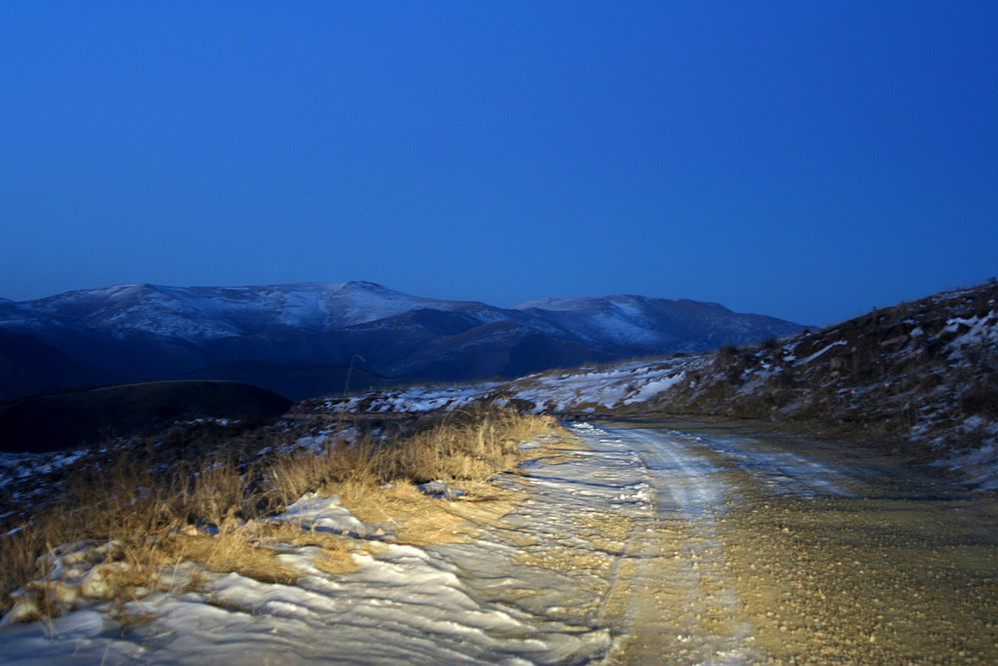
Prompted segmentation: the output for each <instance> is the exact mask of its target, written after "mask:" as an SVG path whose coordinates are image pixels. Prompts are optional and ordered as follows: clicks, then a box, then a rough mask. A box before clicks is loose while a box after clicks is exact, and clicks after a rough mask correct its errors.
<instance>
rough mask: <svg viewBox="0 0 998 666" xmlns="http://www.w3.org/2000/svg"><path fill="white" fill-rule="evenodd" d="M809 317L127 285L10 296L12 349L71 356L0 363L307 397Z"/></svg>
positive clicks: (708, 344) (508, 370) (2, 342)
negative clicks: (227, 382) (48, 363)
mask: <svg viewBox="0 0 998 666" xmlns="http://www.w3.org/2000/svg"><path fill="white" fill-rule="evenodd" d="M801 329H802V327H801V326H798V325H796V324H792V323H790V322H786V321H782V320H779V319H774V318H771V317H764V316H761V315H751V314H737V313H734V312H731V311H729V310H727V309H725V308H724V307H722V306H720V305H717V304H714V303H700V302H696V301H688V300H666V299H655V298H645V297H641V296H611V297H608V298H580V299H547V300H542V301H535V302H532V303H526V304H524V305H521V306H518V307H516V308H510V309H504V308H498V307H494V306H490V305H487V304H485V303H479V302H472V301H446V300H439V299H430V298H421V297H416V296H409V295H406V294H402V293H399V292H396V291H393V290H391V289H387V288H385V287H383V286H380V285H377V284H373V283H370V282H344V283H298V284H288V285H269V286H257V287H192V288H179V287H168V286H158V285H149V284H139V285H123V286H114V287H107V288H103V289H93V290H87V291H74V292H68V293H64V294H59V295H56V296H52V297H49V298H43V299H39V300H35V301H25V302H19V303H18V302H13V301H9V300H0V333H6V334H7V335H5V336H4V337H2V338H0V358H4V357H17V355H18V353H17V352H16V350H14V349H13V348H14V347H15V346H16V345H15V343H14V339H15V337H16V339H17V341H18V342H17V344H20V345H21V346H22V347H23V346H24V345H26V344H28V343H29V341H30V344H33V345H36V346H37V347H38V349H39V350H41V349H46V350H50V353H49V355H50V356H52V354H59V355H61V356H62V357H65V358H66V359H67V361H66V363H65V367H66V371H65V372H63V373H61V374H60V373H59V372H53V371H51V370H48V371H45V372H44V373H43V372H42V371H41V366H39V368H40V369H39V375H44V376H32V375H31V373H30V372H27V374H25V372H26V371H25V368H28V370H30V368H31V364H30V363H28V364H24V363H22V364H20V365H19V366H18V367H17V368H15V369H11V368H7V367H6V366H4V365H0V382H2V389H0V398H2V397H11V396H16V395H21V394H23V393H25V392H29V391H33V390H37V389H38V388H41V387H47V388H53V389H55V388H70V387H74V386H80V385H84V384H96V383H103V382H107V381H108V380H109V378H115V379H112V380H111V381H134V382H139V381H151V380H162V379H172V378H181V377H191V378H195V377H196V378H199V379H238V380H239V381H245V382H249V383H252V384H256V385H258V386H262V387H264V388H268V389H271V390H275V391H280V392H281V393H282V394H284V395H286V396H287V397H290V398H293V399H302V398H306V397H310V396H313V395H317V394H322V393H335V392H342V391H343V389H344V386H345V383H344V382H345V379H346V377H345V374H346V373H344V372H343V371H342V367H343V366H344V365H345V366H346V367H347V368H348V370H351V371H356V372H357V375H356V377H351V378H350V380H351V382H352V384H353V385H356V384H357V382H358V381H360V382H361V384H363V386H362V387H366V386H374V385H378V384H384V383H397V382H400V381H412V380H436V381H463V380H475V379H482V378H487V377H495V376H501V377H516V376H521V375H524V374H527V373H530V372H535V371H539V370H545V369H550V368H556V367H566V366H574V365H579V364H581V363H586V362H592V361H596V362H602V361H611V360H615V359H620V358H626V357H634V356H643V355H649V354H668V353H676V352H697V351H704V350H708V349H713V348H716V347H720V346H722V345H724V344H745V343H750V342H758V341H760V340H764V339H768V338H772V337H776V336H783V335H787V334H791V333H796V332H799V331H800V330H801ZM11 336H14V337H11ZM58 365H59V364H58V363H57V364H56V366H58ZM310 366H312V367H310ZM334 366H338V367H339V368H341V369H340V370H337V371H333V367H334ZM84 369H89V370H87V371H84ZM303 378H306V379H307V380H306V379H303Z"/></svg>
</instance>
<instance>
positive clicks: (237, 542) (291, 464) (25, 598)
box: [0, 410, 554, 620]
mask: <svg viewBox="0 0 998 666" xmlns="http://www.w3.org/2000/svg"><path fill="white" fill-rule="evenodd" d="M553 423H554V422H553V421H551V420H545V419H541V418H539V417H534V416H524V415H521V414H517V413H514V412H511V411H499V410H487V411H468V412H460V413H454V414H448V415H446V416H443V417H440V418H438V419H437V420H436V421H434V422H422V423H419V424H418V425H417V427H413V428H410V429H409V431H408V432H406V433H404V434H400V435H399V436H397V437H395V438H389V439H382V440H376V439H374V438H371V437H359V438H356V439H352V440H347V439H343V438H335V437H334V438H330V439H329V440H328V441H327V445H326V447H325V448H324V449H323V450H322V451H320V452H318V453H310V452H309V453H304V452H303V453H297V454H292V455H284V456H280V457H276V458H271V459H270V460H269V461H267V462H265V463H260V464H246V463H242V464H240V463H239V462H238V460H237V459H235V458H233V457H230V456H226V455H217V454H216V455H213V456H212V457H210V458H209V459H207V460H204V461H202V462H201V464H199V465H195V464H192V463H190V462H188V463H184V464H180V465H172V466H169V467H165V466H164V465H162V464H161V463H159V462H155V461H154V460H153V458H152V453H151V452H150V454H149V457H147V458H142V457H141V456H136V455H135V454H134V452H133V453H132V454H130V455H122V456H121V457H120V458H119V459H117V460H116V461H113V462H110V463H105V464H102V465H100V466H95V467H92V468H88V469H83V470H78V471H77V472H75V473H74V474H72V475H70V476H69V482H68V483H67V485H66V486H65V487H64V488H63V489H62V492H61V493H60V494H59V498H58V499H57V500H56V501H54V502H52V503H51V504H50V505H49V506H48V507H47V508H45V509H43V510H40V511H39V512H37V513H35V514H34V515H32V516H31V517H30V519H29V520H27V521H25V523H24V524H23V525H22V526H21V527H20V529H18V530H16V531H13V532H10V533H8V534H6V535H3V536H0V595H2V597H0V610H7V609H10V608H11V607H12V606H13V605H14V602H15V600H16V598H19V599H20V601H19V603H18V607H19V613H18V617H19V618H20V619H25V620H27V619H34V618H37V617H43V616H47V615H48V616H52V615H56V614H58V612H59V610H60V608H63V607H69V606H71V605H72V603H73V601H75V599H76V598H77V597H79V596H81V595H82V596H89V597H99V598H107V599H117V600H119V601H122V600H127V599H130V598H135V597H136V596H140V595H142V594H144V593H145V592H147V591H149V590H154V589H156V588H157V587H158V586H159V584H160V578H161V573H162V572H163V570H164V569H165V568H167V567H171V566H174V565H177V564H179V563H180V562H181V561H185V560H187V561H193V562H199V563H201V564H202V565H203V566H204V567H205V568H206V569H207V570H210V571H216V572H230V571H234V572H238V573H240V574H242V575H245V576H249V577H252V578H255V579H257V580H261V581H265V582H280V583H293V582H294V581H295V580H297V578H298V575H299V574H298V572H296V571H295V570H294V569H292V568H291V567H289V566H287V565H285V564H283V563H282V562H281V561H280V560H279V558H278V557H277V555H278V553H279V551H280V550H281V549H282V548H284V547H287V546H316V547H318V548H319V549H320V551H319V555H318V557H317V558H316V560H315V564H316V566H317V567H318V568H320V569H322V570H323V571H327V572H329V573H342V572H345V571H349V570H351V568H352V566H353V560H352V559H351V558H350V557H349V552H350V549H351V548H352V547H353V546H352V544H350V543H349V542H348V541H347V540H345V539H343V538H340V537H336V536H333V535H330V534H327V533H321V532H311V531H308V530H303V529H302V527H301V526H300V525H298V524H295V523H293V522H270V521H268V520H265V518H266V516H267V515H270V514H273V513H277V512H280V511H281V510H283V508H284V507H285V506H287V505H288V504H290V503H291V502H294V501H296V500H297V499H298V498H299V497H301V496H302V495H304V494H306V493H308V492H313V491H318V492H323V493H326V494H333V493H336V494H338V495H340V497H341V501H342V502H343V504H344V505H345V506H347V507H349V508H350V509H351V510H352V511H353V512H354V513H355V515H356V516H357V517H358V518H359V519H360V520H362V521H364V522H365V523H373V524H383V525H386V526H387V527H390V528H391V529H392V532H393V533H394V534H395V535H396V538H397V540H398V541H401V542H406V543H413V544H425V543H431V542H440V541H453V540H456V539H459V538H462V537H463V534H465V533H466V532H467V528H466V527H464V525H465V524H466V523H468V522H469V521H470V522H471V523H474V522H486V521H490V520H497V519H498V516H500V515H502V514H503V513H506V512H508V511H509V510H510V509H511V508H512V505H513V502H514V501H515V495H514V494H513V493H510V492H505V493H504V492H500V491H499V490H498V489H496V488H495V487H494V486H491V485H490V484H488V483H487V481H488V479H490V478H491V477H492V476H493V475H495V474H496V473H497V472H500V471H504V470H511V469H513V468H514V467H515V466H516V464H517V460H518V459H517V445H518V444H519V443H520V442H523V441H525V440H527V439H529V438H531V437H534V436H536V435H538V434H540V433H542V432H545V431H547V430H549V429H550V428H551V427H552V426H553ZM238 445H239V443H238V442H235V443H234V447H233V448H234V449H235V448H236V447H238ZM154 470H155V471H154ZM433 480H442V481H445V482H447V483H448V484H451V483H460V484H461V485H462V487H463V488H464V489H465V491H466V493H467V494H466V495H465V496H464V497H463V498H462V499H461V500H460V501H444V500H438V499H432V498H429V497H426V496H425V495H424V494H423V493H421V492H420V491H419V490H418V489H417V488H416V487H415V485H414V484H416V483H423V482H426V481H433ZM285 544H286V546H285ZM67 547H68V549H67ZM77 552H78V553H79V555H77ZM72 558H76V561H75V563H74V565H73V566H75V567H76V569H78V574H79V575H78V576H77V578H76V579H74V580H70V579H69V578H67V575H66V569H65V565H66V563H67V562H69V561H70V560H71V559H72ZM57 561H58V563H59V565H60V566H62V567H63V569H62V570H61V571H60V573H59V575H54V568H55V563H56V562H57ZM67 581H68V582H67ZM18 590H20V591H19V592H18ZM15 592H16V594H15Z"/></svg>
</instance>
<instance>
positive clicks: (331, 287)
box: [19, 282, 454, 341]
mask: <svg viewBox="0 0 998 666" xmlns="http://www.w3.org/2000/svg"><path fill="white" fill-rule="evenodd" d="M19 306H20V310H21V314H22V317H25V318H27V317H29V316H30V315H32V314H41V315H45V316H49V317H55V318H60V317H61V318H66V319H67V322H68V323H81V324H84V325H86V326H90V327H94V328H102V329H122V330H137V331H144V332H147V333H152V334H154V335H162V336H168V337H177V338H181V339H188V340H192V341H197V340H207V339H215V338H222V337H228V336H237V335H246V334H252V333H256V332H257V331H259V330H262V329H265V328H267V327H269V326H274V325H281V326H288V327H294V328H300V329H303V330H325V329H330V328H341V327H345V326H352V325H356V324H361V323H365V322H369V321H376V320H378V319H384V318H386V317H391V316H395V315H398V314H402V313H404V312H408V311H410V310H413V309H416V308H420V307H434V308H439V309H447V308H448V307H453V306H454V304H452V303H449V302H448V301H440V300H434V299H426V298H418V297H415V296H408V295H405V294H401V293H399V292H396V291H392V290H391V289H386V288H385V287H382V286H380V285H376V284H373V283H369V282H341V283H328V284H326V283H297V284H288V285H268V286H259V287H190V288H181V287H167V286H160V285H146V284H138V285H121V286H114V287H107V288H104V289H93V290H88V291H75V292H68V293H66V294H60V295H58V296H53V297H50V298H47V299H42V300H40V301H29V302H26V303H21V304H19ZM74 317H82V319H77V320H76V321H75V322H74V321H73V318H74Z"/></svg>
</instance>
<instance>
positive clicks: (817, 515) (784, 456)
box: [490, 423, 998, 664]
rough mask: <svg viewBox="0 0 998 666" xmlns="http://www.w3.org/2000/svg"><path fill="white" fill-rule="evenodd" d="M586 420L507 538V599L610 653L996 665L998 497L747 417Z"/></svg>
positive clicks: (533, 486)
mask: <svg viewBox="0 0 998 666" xmlns="http://www.w3.org/2000/svg"><path fill="white" fill-rule="evenodd" d="M573 429H574V431H575V433H576V434H577V435H579V436H580V437H581V438H582V443H583V444H584V445H585V449H583V448H582V447H580V449H579V450H578V451H566V452H562V453H561V454H559V455H557V456H553V457H551V458H550V459H547V460H545V459H541V460H539V461H538V462H537V463H536V464H535V465H534V466H533V467H532V468H531V469H530V476H528V477H527V478H526V479H524V480H523V481H522V482H521V484H520V485H522V486H523V487H524V488H526V490H527V492H528V496H529V498H530V499H528V500H527V503H526V505H525V507H524V508H523V509H522V510H521V511H520V512H519V513H517V514H514V515H511V516H509V517H508V518H507V519H506V523H505V525H504V527H503V528H502V529H499V530H496V531H495V532H494V533H493V534H492V538H496V539H499V540H500V541H501V540H503V539H505V543H506V545H507V546H508V547H509V548H508V553H509V555H508V556H507V558H508V559H506V560H505V564H502V563H500V562H499V560H496V562H497V564H496V567H497V569H503V571H505V572H506V574H505V575H507V576H508V578H506V579H505V580H516V581H517V582H516V584H515V589H510V587H509V586H507V587H505V588H503V589H501V590H500V589H498V587H497V588H495V589H492V590H491V594H490V597H491V598H492V599H493V600H498V601H501V602H503V603H516V604H517V605H518V606H520V607H521V608H525V609H528V610H530V611H531V612H534V613H536V614H538V615H541V616H544V617H549V618H557V619H558V620H560V621H567V622H570V623H575V624H578V625H580V626H588V627H607V628H609V630H610V631H611V633H612V635H613V636H614V637H615V641H614V648H613V650H612V651H611V653H610V655H609V657H608V661H609V663H619V664H908V663H911V664H949V663H953V664H988V663H998V529H996V528H998V510H996V503H995V500H994V499H993V498H990V499H989V498H984V497H981V496H973V495H970V494H968V493H966V492H964V491H963V490H961V489H960V487H959V486H957V485H955V484H954V483H952V482H950V481H947V480H941V479H935V478H932V477H931V476H930V475H928V474H925V473H920V472H917V471H913V470H912V469H910V468H908V467H906V466H904V465H903V464H900V463H899V462H897V461H896V460H894V459H891V458H889V457H879V458H878V457H876V456H873V455H865V454H863V453H861V452H857V451H856V450H854V449H851V448H848V447H843V446H841V445H835V444H830V443H820V442H815V441H809V440H805V439H801V438H794V437H790V436H786V435H772V434H761V433H758V432H751V431H748V430H746V429H744V428H739V427H733V426H728V427H725V426H720V425H716V424H713V425H705V424H703V423H697V424H692V423H691V424H675V423H671V424H643V425H642V427H635V426H634V425H633V424H629V425H624V424H616V425H610V424H600V425H597V426H592V425H588V424H585V425H580V426H574V428H573ZM496 552H497V553H499V552H500V551H499V550H497V551H496ZM497 557H498V555H497ZM567 661H569V662H570V661H571V659H568V660H567Z"/></svg>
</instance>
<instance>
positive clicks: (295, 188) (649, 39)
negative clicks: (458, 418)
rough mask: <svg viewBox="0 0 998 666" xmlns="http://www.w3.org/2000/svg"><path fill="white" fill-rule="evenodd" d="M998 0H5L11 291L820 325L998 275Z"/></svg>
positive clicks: (1, 30)
mask: <svg viewBox="0 0 998 666" xmlns="http://www.w3.org/2000/svg"><path fill="white" fill-rule="evenodd" d="M996 35H998V3H995V2H991V1H988V2H980V3H974V2H938V3H921V2H912V1H906V2H897V3H890V2H872V3H867V2H841V1H836V2H828V3H822V2H813V1H808V2H713V3H703V2H690V3H683V2H660V3H659V2H656V3H642V2H626V3H618V2H599V3H589V2H575V1H573V2H538V1H537V0H530V1H524V2H514V1H501V2H474V1H462V2H428V1H426V0H423V1H420V2H378V3H373V2H357V3H350V2H317V3H311V2H290V3H288V2H274V3H266V2H250V3H227V2H211V3H205V2H190V3H185V2H123V3H115V2H107V1H103V2H99V3H90V2H76V3H71V2H41V1H37V2H26V1H25V2H15V1H12V0H7V1H4V2H0V100H2V110H0V223H2V229H3V234H2V239H0V297H6V298H10V299H13V300H26V299H32V298H39V297H43V296H47V295H51V294H55V293H58V292H62V291H67V290H72V289H85V288H92V287H100V286H106V285H110V284H119V283H134V282H151V283H157V284H169V285H177V286H194V285H248V284H269V283H283V282H297V281H345V280H370V281H374V282H379V283H381V284H384V285H386V286H388V287H391V288H393V289H397V290H399V291H403V292H407V293H412V294H416V295H420V296H430V297H437V298H453V299H473V300H482V301H486V302H489V303H491V304H495V305H500V306H512V305H515V304H517V303H520V302H524V301H527V300H532V299H537V298H543V297H547V296H584V295H585V296H605V295H610V294H619V293H634V294H642V295H646V296H655V297H664V298H693V299H699V300H709V301H717V302H721V303H723V304H725V305H727V306H728V307H730V308H732V309H733V310H736V311H740V312H760V313H764V314H770V315H774V316H778V317H783V318H786V319H791V320H794V321H798V322H801V323H809V324H818V325H822V324H828V323H833V322H836V321H840V320H843V319H846V318H849V317H852V316H855V315H858V314H861V313H864V312H867V311H869V310H870V309H871V308H872V307H874V306H886V305H892V304H895V303H897V302H900V301H902V300H910V299H914V298H918V297H922V296H926V295H929V294H931V293H934V292H936V291H940V290H943V289H948V288H952V287H958V286H966V285H970V284H975V283H979V282H983V281H985V280H986V279H987V278H989V277H992V276H995V275H996V274H998V121H996V119H998V37H996Z"/></svg>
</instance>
